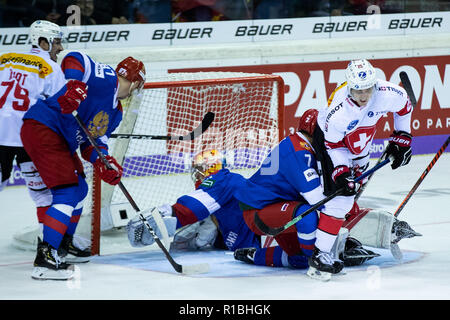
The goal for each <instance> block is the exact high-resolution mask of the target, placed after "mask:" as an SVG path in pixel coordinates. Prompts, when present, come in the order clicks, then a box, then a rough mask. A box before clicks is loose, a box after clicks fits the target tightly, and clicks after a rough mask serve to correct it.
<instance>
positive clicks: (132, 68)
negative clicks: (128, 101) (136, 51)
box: [116, 57, 145, 91]
mask: <svg viewBox="0 0 450 320" xmlns="http://www.w3.org/2000/svg"><path fill="white" fill-rule="evenodd" d="M116 72H117V74H118V75H119V76H121V77H124V78H125V79H127V80H128V81H130V82H131V83H132V84H133V85H134V86H135V88H137V90H138V91H140V90H141V89H142V87H143V86H144V83H145V66H144V63H143V62H142V61H140V60H137V59H134V58H133V57H127V58H125V59H123V60H122V61H120V62H119V64H118V65H117V67H116ZM133 85H132V86H133Z"/></svg>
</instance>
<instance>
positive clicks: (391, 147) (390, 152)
mask: <svg viewBox="0 0 450 320" xmlns="http://www.w3.org/2000/svg"><path fill="white" fill-rule="evenodd" d="M411 139H412V136H411V134H409V133H407V132H405V131H394V132H393V133H392V134H391V136H390V137H389V144H388V146H387V147H386V159H387V158H388V157H390V156H393V157H394V161H393V162H392V165H391V167H392V169H397V168H398V167H400V166H405V165H407V164H408V163H409V161H410V160H411V154H412V152H411Z"/></svg>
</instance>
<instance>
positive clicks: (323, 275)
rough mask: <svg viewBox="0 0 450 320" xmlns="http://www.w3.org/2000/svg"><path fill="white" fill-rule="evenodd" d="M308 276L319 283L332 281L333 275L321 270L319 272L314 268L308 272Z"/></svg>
mask: <svg viewBox="0 0 450 320" xmlns="http://www.w3.org/2000/svg"><path fill="white" fill-rule="evenodd" d="M306 274H307V275H308V276H309V277H311V278H313V279H315V280H319V281H324V282H325V281H330V279H331V273H330V272H323V271H320V270H317V269H316V268H314V267H311V266H310V267H309V269H308V271H307V272H306Z"/></svg>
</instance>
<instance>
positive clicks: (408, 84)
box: [355, 71, 417, 201]
mask: <svg viewBox="0 0 450 320" xmlns="http://www.w3.org/2000/svg"><path fill="white" fill-rule="evenodd" d="M400 81H401V82H402V84H403V88H404V89H405V91H406V94H407V95H408V97H409V100H410V101H411V105H412V107H413V108H415V106H416V104H417V100H416V97H415V95H414V91H413V89H412V86H411V81H409V77H408V74H407V73H406V72H405V71H402V72H400ZM385 156H386V149H384V151H383V153H382V154H381V156H380V158H379V159H378V161H377V163H376V164H379V163H380V162H381V161H382V160H383V158H384V157H385ZM372 177H373V174H371V175H370V176H369V177H368V178H367V182H366V183H365V184H363V185H362V186H361V189H360V190H359V191H358V193H357V194H356V196H355V201H358V199H359V197H361V194H362V193H363V191H364V190H365V189H366V187H367V185H368V184H369V181H370V179H372Z"/></svg>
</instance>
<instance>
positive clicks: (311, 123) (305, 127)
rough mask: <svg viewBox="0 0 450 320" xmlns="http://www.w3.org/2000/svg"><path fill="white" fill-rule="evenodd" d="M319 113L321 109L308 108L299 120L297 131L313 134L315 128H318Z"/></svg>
mask: <svg viewBox="0 0 450 320" xmlns="http://www.w3.org/2000/svg"><path fill="white" fill-rule="evenodd" d="M318 115H319V111H318V110H317V109H308V110H306V111H305V112H304V113H303V114H302V116H301V117H300V120H299V121H298V128H297V131H302V132H306V133H307V134H309V135H310V136H313V133H314V129H315V128H316V124H317V116H318Z"/></svg>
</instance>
